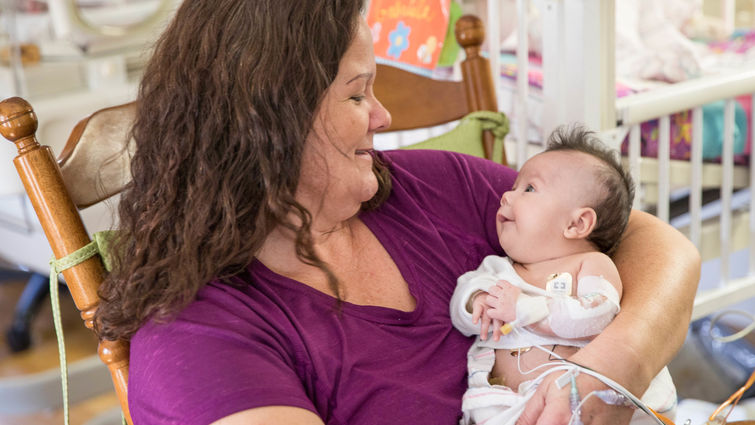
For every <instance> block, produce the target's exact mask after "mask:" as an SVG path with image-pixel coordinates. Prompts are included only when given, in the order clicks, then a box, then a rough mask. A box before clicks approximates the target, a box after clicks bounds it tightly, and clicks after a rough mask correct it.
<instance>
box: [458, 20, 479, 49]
mask: <svg viewBox="0 0 755 425" xmlns="http://www.w3.org/2000/svg"><path fill="white" fill-rule="evenodd" d="M454 30H455V33H456V41H458V43H459V44H460V45H461V47H463V48H468V47H476V48H479V47H480V46H481V45H482V42H483V41H484V40H485V25H484V24H483V23H482V20H481V19H480V18H478V17H477V16H474V15H464V16H462V17H461V18H459V20H458V21H456V27H455V28H454Z"/></svg>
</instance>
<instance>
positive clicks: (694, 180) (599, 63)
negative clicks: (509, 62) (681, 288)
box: [488, 0, 755, 318]
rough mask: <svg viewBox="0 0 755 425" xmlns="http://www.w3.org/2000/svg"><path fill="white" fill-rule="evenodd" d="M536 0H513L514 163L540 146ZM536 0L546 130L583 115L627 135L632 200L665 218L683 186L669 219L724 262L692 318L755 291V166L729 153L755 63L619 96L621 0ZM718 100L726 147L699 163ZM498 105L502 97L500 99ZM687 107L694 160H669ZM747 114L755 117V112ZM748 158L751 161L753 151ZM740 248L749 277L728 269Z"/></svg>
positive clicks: (617, 138)
mask: <svg viewBox="0 0 755 425" xmlns="http://www.w3.org/2000/svg"><path fill="white" fill-rule="evenodd" d="M496 3H497V2H496V0H488V10H491V9H492V10H493V11H495V10H497V5H496ZM531 3H532V2H531V1H530V0H517V7H518V14H517V16H518V28H517V30H518V42H519V44H518V46H517V49H518V52H517V93H516V101H515V104H514V105H513V106H514V112H515V115H516V117H515V119H514V122H512V127H511V128H512V133H511V137H510V138H509V143H510V144H511V143H513V144H514V146H515V148H514V150H515V152H513V154H512V152H509V155H508V157H509V158H511V159H513V160H514V162H515V164H517V165H516V166H517V167H518V166H519V165H518V164H522V163H523V162H524V160H526V159H527V158H528V157H530V156H531V155H532V154H533V153H535V152H537V151H539V150H540V149H542V147H541V146H538V145H533V143H532V142H531V141H528V140H527V137H526V135H527V129H528V126H529V123H528V117H527V112H526V111H527V108H526V103H527V98H528V69H527V62H528V60H527V58H528V55H527V52H528V51H529V48H528V47H529V46H528V43H527V39H528V37H527V35H526V34H527V32H526V31H527V24H526V21H527V16H528V14H527V10H528V8H529V7H530V4H531ZM539 4H540V5H541V10H540V13H541V17H542V21H543V29H542V35H543V46H542V49H543V51H542V59H543V100H542V103H543V119H542V121H541V126H540V131H541V134H542V135H544V136H545V135H547V134H549V133H550V130H551V129H552V128H554V127H555V126H556V125H558V124H561V123H568V122H573V121H579V122H583V123H585V124H587V125H588V126H589V127H590V128H593V129H596V130H598V131H601V132H603V134H604V135H606V138H607V139H610V140H612V141H613V143H615V147H616V148H619V147H620V143H621V141H622V140H623V139H624V136H625V135H627V133H628V134H629V147H628V155H627V158H626V163H627V166H628V167H629V169H630V171H631V173H632V175H633V176H634V179H635V181H636V182H639V185H640V187H639V191H638V196H637V200H636V202H637V204H636V207H639V208H642V209H646V210H649V211H651V212H653V213H654V214H656V215H657V216H658V217H659V218H661V219H662V220H664V221H667V222H669V221H670V218H671V217H670V215H671V214H670V213H671V211H670V201H671V199H672V196H677V194H678V193H679V190H680V189H681V190H682V191H684V192H685V193H686V194H687V195H686V196H688V199H689V201H688V205H687V206H686V212H685V213H684V214H683V216H684V218H685V219H684V220H679V219H675V220H674V222H673V223H672V224H675V225H677V226H679V227H680V230H682V231H683V232H684V233H685V234H687V235H688V237H689V238H690V240H692V242H693V243H695V245H696V246H697V247H698V249H699V250H700V251H701V254H702V255H703V259H704V260H708V259H716V260H715V261H719V262H720V270H719V273H718V279H717V280H718V283H717V284H715V285H713V287H712V288H710V289H704V288H701V289H702V290H701V291H699V292H698V296H697V297H696V300H695V308H694V312H693V318H700V317H703V316H705V315H708V314H710V313H711V312H713V311H716V310H718V309H721V308H724V307H729V306H732V305H734V304H736V303H738V302H739V301H743V300H745V299H748V298H751V297H755V214H750V213H748V211H755V196H747V195H748V193H747V191H749V188H751V187H753V185H754V184H755V173H751V172H750V168H747V167H740V166H736V167H735V166H734V161H733V158H734V153H733V152H734V149H733V131H734V126H735V100H734V98H735V97H737V96H741V95H750V94H753V93H755V70H749V71H747V70H743V71H742V72H737V73H732V74H727V75H719V76H709V77H705V78H700V79H695V80H690V81H687V82H683V83H678V84H673V85H669V86H667V87H663V88H657V89H654V90H651V91H649V92H646V93H641V94H636V95H632V96H627V97H624V98H621V99H618V100H617V99H616V98H615V87H614V84H615V77H614V69H613V66H614V62H613V58H614V46H613V43H614V37H613V35H614V32H615V22H614V13H615V12H614V7H615V0H584V1H579V2H573V1H569V0H543V1H541V2H540V3H539ZM723 10H724V11H727V13H725V14H724V15H725V16H726V18H727V19H728V20H729V21H728V22H731V21H732V20H733V17H732V16H733V15H732V2H730V1H728V0H727V1H726V2H724V4H723ZM497 16H498V14H497V13H495V14H489V15H488V28H490V35H489V39H491V40H496V39H499V38H500V35H499V34H496V33H495V32H494V31H496V30H497V28H498V26H497V25H494V24H493V23H492V22H491V21H494V20H496V19H497ZM523 22H524V24H522V23H523ZM596 40H601V41H600V42H597V41H596ZM596 43H597V44H596ZM489 47H491V50H490V58H491V64H492V65H493V66H494V67H495V68H494V69H499V68H498V63H497V58H498V56H499V53H498V52H499V47H498V45H493V43H491V46H489ZM567 53H568V54H567ZM607 58H608V59H607ZM719 100H724V101H725V107H724V130H723V131H724V135H723V155H722V158H721V161H720V164H709V163H703V156H702V145H703V112H702V105H704V104H707V103H710V102H714V101H719ZM502 104H503V102H501V100H500V99H499V105H502ZM752 109H753V111H755V108H752ZM685 110H692V114H691V115H692V123H691V133H692V142H691V158H690V161H689V162H687V161H684V162H682V161H673V160H671V159H670V146H671V137H670V134H671V132H670V129H671V119H670V116H671V115H672V114H674V113H677V112H680V111H685ZM517 111H521V113H517ZM753 114H755V112H753ZM750 118H751V119H750V122H751V123H755V116H753V117H750ZM656 119H657V120H658V133H659V141H658V143H659V146H658V159H657V160H655V159H653V160H647V159H644V158H643V157H641V155H640V150H641V149H640V142H641V140H640V139H641V137H640V125H641V123H643V122H646V121H649V120H656ZM751 125H752V124H751ZM750 133H751V134H752V133H755V131H752V130H751V131H750ZM750 143H752V141H750ZM750 164H751V165H752V164H755V161H754V158H752V157H751V158H750ZM649 182H652V184H651V183H649ZM711 187H719V188H720V194H719V200H718V201H716V205H717V207H718V208H716V210H717V212H716V213H715V214H713V215H712V216H711V214H709V213H708V211H710V208H709V207H710V205H703V200H702V194H703V190H704V189H710V188H711ZM735 190H737V195H744V196H740V197H744V198H749V199H748V200H747V202H746V203H745V205H744V206H743V207H741V208H740V209H737V210H736V211H733V208H732V207H733V205H732V199H733V198H732V197H733V195H734V194H735ZM754 195H755V194H754ZM742 249H747V250H748V256H749V257H748V259H747V262H748V270H747V272H746V274H745V276H744V277H738V278H736V279H734V278H732V277H731V262H732V254H733V253H734V252H735V251H738V250H742Z"/></svg>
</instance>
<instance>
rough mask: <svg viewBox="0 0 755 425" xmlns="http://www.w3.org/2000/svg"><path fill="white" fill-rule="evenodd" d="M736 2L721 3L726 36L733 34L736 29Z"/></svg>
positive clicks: (729, 0)
mask: <svg viewBox="0 0 755 425" xmlns="http://www.w3.org/2000/svg"><path fill="white" fill-rule="evenodd" d="M736 8H737V2H736V0H724V1H723V2H721V16H723V18H724V30H725V31H726V34H727V35H728V34H731V33H733V32H734V29H735V28H736V22H735V20H736Z"/></svg>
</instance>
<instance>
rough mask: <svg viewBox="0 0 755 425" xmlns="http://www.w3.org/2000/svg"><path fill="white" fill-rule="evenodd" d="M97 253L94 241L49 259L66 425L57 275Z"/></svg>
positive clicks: (65, 412) (65, 372)
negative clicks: (63, 255) (58, 257)
mask: <svg viewBox="0 0 755 425" xmlns="http://www.w3.org/2000/svg"><path fill="white" fill-rule="evenodd" d="M98 253H99V248H98V246H97V241H96V240H94V241H92V242H89V243H88V244H86V245H84V246H83V247H81V248H79V249H77V250H76V251H74V252H72V253H70V254H68V255H66V256H65V257H63V258H61V259H59V260H56V259H55V257H53V258H51V259H50V301H51V303H52V320H53V323H54V324H55V336H56V337H57V339H58V355H59V356H60V382H61V386H62V388H63V420H64V423H65V425H68V364H67V363H66V344H65V338H64V337H63V324H62V322H61V319H60V299H59V298H58V274H60V272H62V271H63V270H66V269H70V268H71V267H73V266H75V265H77V264H80V263H82V262H83V261H86V260H88V259H90V258H92V257H93V256H94V255H96V254H98Z"/></svg>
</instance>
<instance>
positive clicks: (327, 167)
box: [296, 20, 391, 222]
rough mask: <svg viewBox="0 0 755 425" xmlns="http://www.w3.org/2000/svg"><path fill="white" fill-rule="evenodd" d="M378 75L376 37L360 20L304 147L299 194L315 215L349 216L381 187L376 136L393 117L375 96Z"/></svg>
mask: <svg viewBox="0 0 755 425" xmlns="http://www.w3.org/2000/svg"><path fill="white" fill-rule="evenodd" d="M374 80H375V55H374V53H373V48H372V36H371V34H370V31H369V27H368V26H367V24H366V22H364V20H361V21H360V24H359V29H358V31H357V34H356V37H355V39H354V41H353V42H352V44H351V46H350V47H349V48H348V50H347V51H346V53H345V54H344V56H343V58H341V62H340V63H339V66H338V75H336V78H335V80H334V81H333V83H332V84H331V86H330V87H329V88H328V90H327V91H326V93H325V96H324V98H323V100H322V103H321V104H320V107H319V110H318V112H317V114H316V116H315V120H314V125H313V128H312V131H311V132H310V134H309V136H308V137H307V140H306V143H305V146H304V152H303V157H302V168H301V175H300V178H299V186H298V188H297V193H296V197H297V200H298V201H299V202H301V203H302V204H303V205H304V206H305V207H307V209H309V211H310V212H311V213H312V214H313V216H315V217H320V218H325V219H327V220H329V221H335V222H338V221H343V220H346V219H348V218H350V217H352V216H354V215H355V214H356V213H357V212H358V211H359V208H360V206H361V203H362V202H364V201H368V200H369V199H371V198H372V196H373V195H375V193H376V192H377V189H378V183H377V179H376V177H375V175H374V174H373V172H372V155H371V151H372V147H373V146H372V137H373V135H374V134H375V132H376V131H377V130H379V129H383V128H386V127H388V126H389V125H390V123H391V116H390V114H389V113H388V111H387V110H386V109H385V108H384V107H383V105H382V104H381V103H380V102H379V101H378V100H377V99H376V98H375V94H374V92H373V91H372V85H373V82H374Z"/></svg>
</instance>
